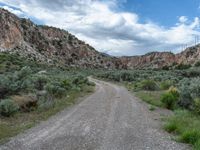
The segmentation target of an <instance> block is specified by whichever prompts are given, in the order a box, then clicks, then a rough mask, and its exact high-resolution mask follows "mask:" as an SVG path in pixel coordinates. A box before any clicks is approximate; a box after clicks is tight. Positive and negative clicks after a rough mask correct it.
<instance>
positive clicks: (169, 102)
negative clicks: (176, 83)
mask: <svg viewBox="0 0 200 150" xmlns="http://www.w3.org/2000/svg"><path fill="white" fill-rule="evenodd" d="M177 101H178V97H176V96H174V95H173V94H172V93H170V92H167V93H165V94H163V95H162V98H161V102H162V103H163V104H164V106H165V107H166V108H167V109H174V106H175V104H176V102H177Z"/></svg>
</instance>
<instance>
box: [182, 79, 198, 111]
mask: <svg viewBox="0 0 200 150" xmlns="http://www.w3.org/2000/svg"><path fill="white" fill-rule="evenodd" d="M179 89H180V101H179V105H180V106H183V107H185V108H189V109H193V105H194V99H196V98H200V78H199V77H198V78H192V79H189V78H185V79H183V80H182V81H181V82H180V84H179Z"/></svg>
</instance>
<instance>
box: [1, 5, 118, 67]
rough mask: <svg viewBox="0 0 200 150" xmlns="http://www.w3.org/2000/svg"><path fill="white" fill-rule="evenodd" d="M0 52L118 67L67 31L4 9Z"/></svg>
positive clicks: (53, 61)
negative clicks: (40, 24)
mask: <svg viewBox="0 0 200 150" xmlns="http://www.w3.org/2000/svg"><path fill="white" fill-rule="evenodd" d="M0 26H1V28H0V51H9V52H10V53H17V54H19V55H22V56H24V57H27V58H29V59H34V60H36V61H39V62H47V63H50V64H55V65H64V66H75V67H91V68H99V67H100V68H114V67H115V64H114V63H113V62H115V61H114V60H115V58H112V57H109V56H105V55H103V54H101V53H99V52H97V51H96V50H95V49H94V48H93V47H91V46H90V45H88V44H86V43H85V42H83V41H81V40H79V39H77V38H76V37H75V36H74V35H72V34H70V33H69V32H67V31H65V30H61V29H58V28H54V27H48V26H38V25H35V24H34V23H33V22H31V21H30V20H27V19H20V18H18V17H17V16H15V15H14V14H11V13H10V12H8V11H7V10H4V9H0Z"/></svg>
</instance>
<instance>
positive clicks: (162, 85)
mask: <svg viewBox="0 0 200 150" xmlns="http://www.w3.org/2000/svg"><path fill="white" fill-rule="evenodd" d="M172 85H173V82H172V81H170V80H166V81H163V82H161V83H160V88H161V89H162V90H167V89H169V88H170V87H171V86H172Z"/></svg>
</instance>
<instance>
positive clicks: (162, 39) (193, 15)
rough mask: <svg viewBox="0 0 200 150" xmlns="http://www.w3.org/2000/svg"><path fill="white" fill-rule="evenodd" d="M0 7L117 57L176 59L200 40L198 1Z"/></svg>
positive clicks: (21, 2) (57, 1) (21, 0)
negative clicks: (160, 54)
mask: <svg viewBox="0 0 200 150" xmlns="http://www.w3.org/2000/svg"><path fill="white" fill-rule="evenodd" d="M0 7H3V8H5V9H7V10H9V11H11V12H13V13H15V14H16V15H18V16H20V17H26V18H31V20H32V21H34V22H35V23H37V24H45V25H51V26H55V27H59V28H63V29H65V30H68V31H69V32H71V33H72V34H75V35H76V36H77V37H78V38H79V39H81V40H84V41H86V42H87V43H89V44H90V45H92V46H93V47H95V48H96V49H97V50H98V51H101V52H106V53H108V54H111V55H116V56H120V55H138V54H145V53H147V52H150V51H172V52H175V53H177V52H180V51H181V50H183V48H184V47H185V45H186V44H187V45H192V44H194V43H195V37H197V36H199V35H200V17H199V16H200V1H199V0H14V1H13V0H0ZM199 40H200V38H199Z"/></svg>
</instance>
